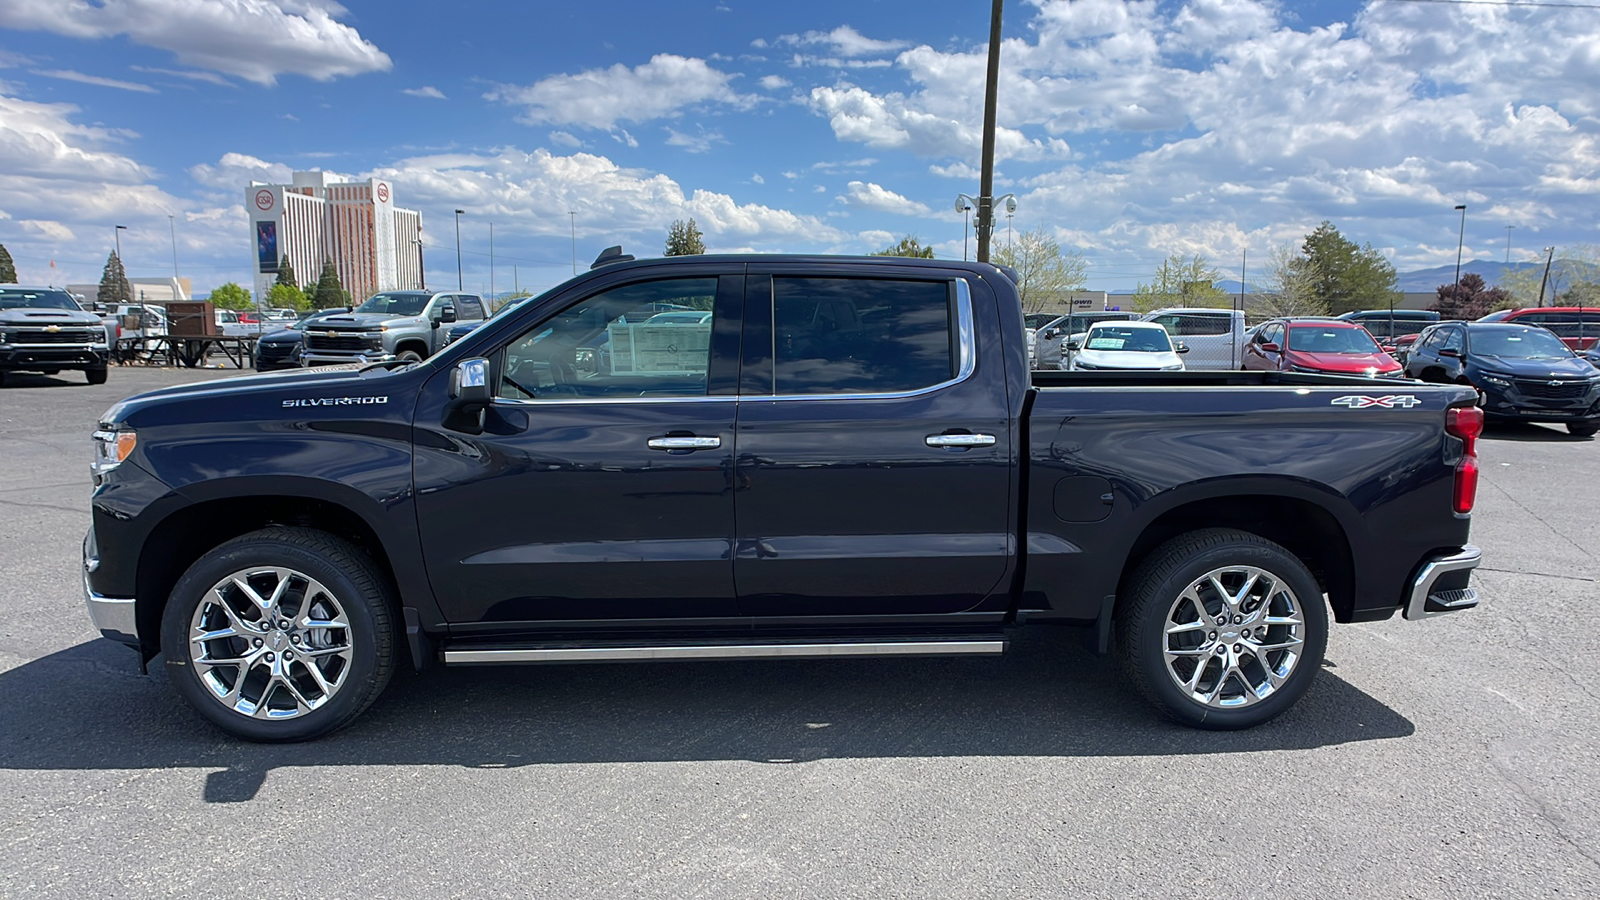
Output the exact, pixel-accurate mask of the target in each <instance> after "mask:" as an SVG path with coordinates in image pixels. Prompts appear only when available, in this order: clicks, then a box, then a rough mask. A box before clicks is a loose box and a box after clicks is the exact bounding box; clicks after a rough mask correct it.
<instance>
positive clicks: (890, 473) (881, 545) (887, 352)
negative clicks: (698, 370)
mask: <svg viewBox="0 0 1600 900" xmlns="http://www.w3.org/2000/svg"><path fill="white" fill-rule="evenodd" d="M866 271H868V272H871V271H872V270H870V269H869V270H866ZM849 272H850V274H849V275H848V276H846V275H843V274H840V275H830V274H828V271H827V270H826V269H816V268H812V269H805V268H800V269H783V268H773V269H765V270H762V271H759V272H757V271H752V273H751V275H750V279H749V287H748V291H747V298H746V303H745V327H744V355H743V359H744V362H743V366H742V370H741V377H740V402H739V423H738V460H737V482H738V491H737V499H736V501H735V509H736V514H737V522H738V524H737V551H736V554H735V558H734V580H735V583H736V585H737V589H738V595H739V606H740V610H741V612H743V613H744V614H746V615H751V616H758V617H780V616H781V617H790V616H851V615H889V614H904V615H909V614H927V613H954V612H960V611H963V610H968V609H971V608H973V607H975V606H977V605H978V604H979V603H980V602H981V601H982V600H983V599H984V598H985V597H986V596H987V595H988V594H989V593H990V592H991V591H993V590H994V589H995V588H996V586H997V585H998V583H999V582H1000V581H1001V579H1002V577H1003V576H1004V574H1005V572H1006V571H1007V566H1008V562H1009V559H1010V556H1011V554H1012V553H1013V552H1014V547H1012V546H1011V542H1010V539H1009V532H1010V529H1009V525H1008V523H1009V522H1010V518H1009V517H1010V515H1011V513H1010V509H1011V495H1012V490H1013V487H1012V484H1011V475H1012V470H1013V466H1014V465H1015V451H1014V441H1015V440H1016V437H1015V435H1013V434H1012V433H1011V430H1010V421H1009V413H1008V404H1007V396H1006V379H1005V377H1004V375H1003V372H1004V369H1003V356H1002V352H1001V345H1002V338H1001V334H1000V325H999V322H998V318H997V316H996V315H995V313H994V307H993V303H992V301H990V302H986V303H985V304H984V305H983V306H982V307H979V308H981V309H984V310H986V311H987V312H988V317H982V316H978V315H977V314H976V312H975V308H974V302H973V297H972V292H973V290H974V289H976V290H981V291H982V292H983V297H984V299H985V300H986V301H989V297H990V295H989V294H988V288H987V287H986V286H984V285H982V284H981V282H978V283H977V286H976V288H974V286H973V285H972V284H969V283H968V281H967V280H965V279H963V278H956V277H952V276H951V275H949V274H946V273H944V272H941V270H939V269H937V268H929V269H926V270H918V269H908V268H905V267H898V266H897V267H888V266H886V267H883V269H882V271H881V274H877V273H874V274H872V275H863V270H862V267H861V266H859V265H855V266H852V267H851V269H850V270H849ZM907 273H911V274H907ZM921 273H926V274H921ZM968 277H970V276H968Z"/></svg>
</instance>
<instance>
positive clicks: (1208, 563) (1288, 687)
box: [1116, 528, 1328, 730]
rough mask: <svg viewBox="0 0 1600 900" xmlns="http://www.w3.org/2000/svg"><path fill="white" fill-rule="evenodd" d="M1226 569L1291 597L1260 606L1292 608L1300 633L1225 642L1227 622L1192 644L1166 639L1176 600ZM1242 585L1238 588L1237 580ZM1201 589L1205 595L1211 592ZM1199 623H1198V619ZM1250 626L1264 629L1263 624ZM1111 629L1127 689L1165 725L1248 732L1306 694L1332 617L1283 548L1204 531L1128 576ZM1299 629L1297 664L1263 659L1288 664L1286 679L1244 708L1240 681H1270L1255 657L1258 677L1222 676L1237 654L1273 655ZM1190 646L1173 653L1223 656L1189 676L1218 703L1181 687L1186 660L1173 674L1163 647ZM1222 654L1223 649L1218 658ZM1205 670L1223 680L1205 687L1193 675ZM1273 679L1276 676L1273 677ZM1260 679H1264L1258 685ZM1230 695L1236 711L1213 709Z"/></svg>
mask: <svg viewBox="0 0 1600 900" xmlns="http://www.w3.org/2000/svg"><path fill="white" fill-rule="evenodd" d="M1230 567H1253V568H1254V569H1259V570H1263V571H1265V572H1266V573H1268V574H1269V575H1270V576H1272V577H1273V578H1274V579H1275V580H1276V581H1277V583H1278V584H1279V585H1281V586H1283V587H1285V588H1287V591H1278V590H1277V589H1276V588H1274V590H1275V591H1277V592H1276V593H1274V594H1270V595H1268V596H1267V597H1266V598H1265V600H1266V602H1268V603H1271V604H1273V605H1274V606H1273V607H1272V608H1279V609H1280V610H1281V609H1283V608H1288V607H1293V608H1295V609H1297V610H1298V612H1299V616H1300V617H1301V619H1302V624H1300V625H1298V626H1295V627H1291V626H1287V625H1272V626H1270V627H1271V628H1273V629H1275V630H1273V631H1270V632H1265V636H1263V637H1260V638H1259V639H1252V638H1250V637H1249V634H1248V629H1247V630H1246V634H1245V635H1244V637H1243V638H1242V639H1241V638H1240V637H1238V636H1232V637H1230V635H1236V633H1237V632H1238V630H1239V625H1238V624H1237V623H1236V622H1235V621H1233V620H1228V622H1227V623H1226V624H1224V625H1220V626H1216V627H1215V628H1213V626H1212V625H1205V626H1204V629H1203V630H1201V631H1199V632H1196V633H1195V634H1194V635H1193V637H1192V638H1190V637H1189V636H1188V635H1187V634H1185V635H1176V634H1174V635H1169V634H1168V632H1167V625H1168V623H1169V621H1170V622H1178V621H1181V619H1179V618H1178V616H1179V614H1180V610H1179V607H1180V605H1181V598H1182V597H1183V595H1184V593H1185V592H1186V591H1187V590H1188V589H1189V587H1190V586H1191V585H1193V584H1195V583H1196V582H1197V581H1198V580H1199V579H1201V578H1203V577H1204V576H1206V575H1207V574H1208V573H1212V572H1215V571H1216V570H1219V569H1226V568H1230ZM1240 576H1241V581H1243V578H1244V575H1243V573H1240ZM1225 577H1227V576H1225ZM1229 589H1231V587H1230V588H1229ZM1207 590H1208V589H1206V588H1202V589H1201V594H1205V593H1207ZM1210 593H1211V594H1214V593H1215V592H1214V591H1213V592H1210ZM1197 596H1199V595H1197ZM1248 602H1249V601H1248V600H1247V601H1246V605H1248ZM1259 608H1260V607H1258V609H1259ZM1221 611H1222V610H1221V609H1218V610H1214V612H1221ZM1269 612H1270V609H1269ZM1246 615H1247V616H1251V615H1252V614H1250V613H1247V614H1246ZM1280 617H1282V613H1281V612H1280ZM1195 621H1199V620H1198V617H1197V619H1196V620H1195ZM1256 621H1257V622H1258V623H1262V622H1264V621H1265V620H1264V619H1256ZM1246 624H1247V625H1248V620H1247V622H1246ZM1230 628H1231V629H1232V630H1231V631H1230V630H1229V629H1230ZM1116 629H1117V631H1116V633H1117V641H1116V644H1117V654H1118V657H1119V661H1120V662H1121V665H1122V668H1123V670H1124V672H1125V673H1126V675H1127V677H1128V680H1129V681H1131V682H1132V683H1133V686H1134V688H1135V689H1136V690H1137V691H1138V692H1139V693H1140V694H1141V695H1143V696H1144V698H1145V699H1146V700H1149V701H1150V702H1151V703H1153V704H1154V705H1155V706H1156V707H1157V708H1158V709H1160V710H1161V711H1162V712H1163V713H1165V714H1166V715H1167V716H1168V717H1170V718H1172V719H1174V720H1176V721H1178V722H1181V723H1183V724H1185V725H1189V726H1192V727H1196V728H1206V729H1213V730H1233V729H1240V728H1251V727H1254V726H1256V725H1260V724H1261V723H1263V722H1266V721H1269V720H1271V719H1273V718H1275V717H1276V716H1278V715H1281V714H1282V713H1283V712H1284V711H1285V710H1287V709H1288V708H1289V707H1291V706H1293V705H1294V703H1295V701H1297V700H1299V699H1300V697H1301V695H1303V694H1304V693H1305V692H1306V689H1307V688H1309V687H1310V686H1311V682H1312V680H1313V679H1314V678H1315V677H1316V674H1317V670H1318V669H1319V668H1321V666H1322V656H1323V653H1324V651H1325V650H1326V649H1327V640H1328V608H1327V604H1326V602H1324V600H1323V598H1322V590H1321V588H1320V587H1318V585H1317V581H1316V579H1315V578H1314V577H1312V575H1311V573H1310V572H1309V571H1308V570H1307V569H1306V567H1305V564H1304V563H1302V562H1301V561H1300V560H1299V559H1297V558H1296V557H1295V556H1294V555H1293V554H1291V553H1290V552H1289V551H1287V550H1285V549H1284V548H1283V547H1280V546H1279V545H1277V544H1275V543H1273V542H1272V541H1269V540H1267V539H1266V538H1263V537H1260V536H1258V535H1254V534H1250V533H1248V532H1244V531H1235V530H1232V529H1226V528H1207V529H1202V530H1199V531H1192V532H1189V533H1188V534H1184V535H1180V536H1178V537H1175V538H1173V539H1172V540H1169V541H1167V542H1166V543H1164V544H1162V545H1161V546H1159V547H1157V548H1156V549H1155V550H1154V551H1152V552H1151V553H1150V555H1149V556H1147V557H1145V559H1144V561H1143V562H1141V563H1140V564H1139V567H1138V568H1137V569H1135V570H1134V573H1133V575H1132V577H1131V578H1130V579H1129V580H1128V584H1127V588H1126V591H1125V593H1124V594H1123V595H1122V596H1121V597H1120V598H1119V600H1118V603H1117V619H1116ZM1296 629H1297V630H1298V631H1299V632H1301V633H1300V634H1299V635H1298V637H1299V639H1300V643H1299V644H1298V646H1296V647H1295V648H1294V650H1297V651H1298V655H1296V656H1294V658H1293V659H1292V660H1290V658H1289V654H1290V652H1291V651H1290V650H1277V651H1268V652H1267V658H1268V659H1269V660H1272V661H1273V664H1274V666H1277V667H1279V668H1281V667H1282V666H1283V665H1284V664H1285V663H1287V664H1288V666H1289V668H1288V670H1287V671H1288V674H1287V676H1286V677H1284V678H1283V679H1282V682H1281V684H1278V685H1276V686H1275V687H1274V688H1273V689H1272V690H1271V691H1270V692H1269V693H1268V694H1267V695H1266V696H1264V697H1261V698H1260V699H1257V700H1255V701H1254V702H1245V700H1246V698H1245V697H1244V691H1243V690H1242V689H1243V688H1246V687H1248V685H1247V684H1246V683H1245V682H1244V681H1242V680H1241V679H1256V680H1260V681H1262V682H1265V680H1266V679H1265V672H1264V671H1263V667H1262V665H1261V662H1260V658H1258V657H1256V656H1254V655H1253V654H1252V655H1251V656H1250V657H1249V659H1250V660H1251V661H1253V666H1254V668H1251V667H1250V665H1251V664H1249V663H1247V664H1246V666H1245V667H1242V668H1241V669H1240V670H1238V671H1239V675H1238V676H1234V675H1233V674H1231V670H1227V669H1226V666H1227V665H1228V661H1230V660H1233V659H1235V658H1238V659H1244V657H1242V656H1238V651H1239V648H1241V647H1248V646H1254V644H1256V643H1260V644H1262V645H1265V646H1272V645H1274V644H1275V643H1277V642H1281V641H1287V640H1289V638H1288V637H1287V635H1289V634H1291V633H1292V632H1293V631H1295V630H1296ZM1208 635H1209V638H1208ZM1191 639H1192V640H1195V641H1198V642H1199V644H1198V645H1197V649H1193V650H1186V649H1185V648H1184V647H1173V648H1171V649H1174V650H1184V651H1185V652H1188V653H1196V654H1198V651H1199V649H1203V648H1207V647H1209V648H1212V650H1213V651H1214V652H1215V653H1217V654H1219V655H1217V656H1216V657H1215V658H1213V657H1212V656H1211V655H1204V656H1200V655H1196V656H1194V657H1193V663H1194V665H1195V668H1193V669H1189V670H1188V671H1189V672H1190V673H1193V678H1194V680H1195V681H1197V682H1199V685H1200V686H1205V685H1207V684H1210V685H1213V686H1215V688H1216V691H1217V695H1218V696H1217V701H1216V703H1213V704H1207V703H1205V702H1202V700H1201V699H1199V698H1196V697H1194V696H1193V691H1191V690H1186V689H1185V688H1184V687H1183V686H1180V685H1179V684H1178V682H1177V679H1178V678H1179V677H1180V673H1179V672H1178V671H1177V667H1181V666H1183V665H1185V663H1184V661H1183V660H1181V659H1175V660H1174V663H1173V666H1174V667H1173V668H1169V664H1168V658H1167V651H1168V649H1169V644H1170V643H1178V642H1180V641H1185V640H1191ZM1219 646H1220V647H1221V648H1222V649H1220V650H1217V649H1216V648H1217V647H1219ZM1274 654H1276V655H1275V656H1274ZM1205 667H1211V668H1209V669H1207V671H1209V672H1214V673H1219V675H1218V676H1213V677H1212V679H1211V680H1209V681H1206V680H1202V677H1203V676H1202V673H1200V672H1198V671H1197V670H1198V669H1201V668H1205ZM1274 674H1281V673H1279V672H1278V671H1277V669H1274ZM1257 676H1260V678H1259V679H1257ZM1234 693H1237V695H1238V696H1237V702H1238V703H1239V704H1240V705H1238V706H1236V707H1231V708H1230V707H1227V706H1220V705H1216V704H1218V703H1226V702H1228V701H1229V700H1230V699H1232V698H1231V696H1230V695H1232V694H1234Z"/></svg>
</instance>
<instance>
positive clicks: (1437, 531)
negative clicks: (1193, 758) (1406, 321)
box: [83, 255, 1482, 741]
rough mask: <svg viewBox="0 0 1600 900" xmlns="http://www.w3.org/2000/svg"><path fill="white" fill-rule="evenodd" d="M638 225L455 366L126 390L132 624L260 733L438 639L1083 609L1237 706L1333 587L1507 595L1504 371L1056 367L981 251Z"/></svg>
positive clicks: (633, 634) (425, 650)
mask: <svg viewBox="0 0 1600 900" xmlns="http://www.w3.org/2000/svg"><path fill="white" fill-rule="evenodd" d="M612 258H615V257H612ZM604 261H605V257H604V256H603V257H602V260H601V261H599V262H597V264H596V267H595V268H594V269H592V270H591V271H589V272H587V273H584V274H582V275H580V276H578V277H575V278H573V279H572V280H570V281H568V282H566V283H565V284H562V285H560V286H558V287H555V288H553V289H551V290H550V291H548V292H547V293H545V294H544V295H542V296H540V297H538V298H535V299H533V300H530V301H528V302H527V303H524V304H523V305H522V306H521V307H519V308H518V309H516V310H514V311H513V312H511V313H509V314H507V315H505V316H501V317H497V318H496V319H493V320H491V321H490V322H488V323H487V324H485V325H484V326H482V327H481V328H478V329H477V330H475V331H473V332H472V333H471V334H469V335H467V336H466V337H464V338H462V339H460V340H459V341H457V342H455V343H454V344H452V345H451V346H449V347H447V348H445V349H444V350H443V351H441V352H440V353H438V354H436V355H434V356H432V357H430V358H428V359H426V360H423V361H420V362H418V361H411V362H404V361H399V360H394V361H386V362H379V363H374V364H370V365H366V366H364V367H357V366H348V367H343V368H338V369H334V368H328V369H320V370H302V371H298V372H292V373H273V374H267V375H257V376H250V377H241V378H232V379H224V380H219V381H211V382H205V383H200V384H192V385H187V386H181V387H174V388H168V389H165V390H159V391H155V392H152V393H148V394H143V395H140V396H136V397H133V398H130V399H128V400H124V401H122V402H120V403H118V404H116V405H115V406H113V407H111V408H110V409H109V410H108V411H107V412H106V413H105V414H104V417H103V421H101V423H100V424H99V426H98V429H97V430H96V432H95V434H94V441H93V446H94V448H95V455H94V460H93V463H92V472H93V479H94V485H95V486H94V494H93V501H92V523H91V528H90V530H89V533H88V535H87V536H86V538H85V541H84V553H83V558H84V567H83V568H84V584H85V590H86V593H87V602H88V606H89V610H90V613H91V616H92V618H93V621H94V624H95V626H96V628H97V629H98V630H99V632H100V633H101V634H102V635H103V636H105V637H107V638H111V639H113V640H116V641H120V642H123V643H126V644H129V645H131V646H133V647H135V648H137V649H138V651H139V652H140V654H141V658H142V660H143V661H144V662H145V663H148V662H149V661H150V660H152V659H154V658H156V657H157V656H158V655H160V656H162V657H163V658H164V661H165V665H166V667H167V671H168V673H169V674H170V676H171V681H172V684H173V685H174V687H175V688H176V689H177V690H178V691H179V692H180V693H181V694H182V695H183V696H184V697H185V698H186V699H187V700H188V701H189V702H190V703H191V704H192V705H193V706H194V708H195V709H196V710H197V711H198V712H199V713H200V714H201V715H202V716H203V717H204V718H205V719H207V720H209V721H210V722H212V723H213V724H215V725H217V726H219V727H220V728H222V729H223V730H225V731H227V732H230V733H231V734H233V735H235V736H238V737H240V738H245V739H250V740H261V741H291V740H304V739H309V738H313V737H316V736H319V735H322V734H325V733H327V732H329V731H330V730H332V729H335V728H338V727H340V726H342V725H344V724H346V723H348V722H349V721H351V720H352V719H353V718H355V717H356V716H357V715H358V714H359V713H360V712H361V711H362V710H363V709H364V708H366V707H367V706H368V705H369V704H370V703H372V702H373V701H374V699H376V698H377V697H378V695H379V693H380V692H381V691H382V690H383V688H384V686H385V684H386V683H387V682H388V680H389V679H390V677H391V675H392V673H393V672H394V671H395V670H396V669H397V668H399V667H401V665H402V664H409V665H411V666H413V667H415V668H416V669H418V670H421V669H423V668H425V667H427V666H430V665H433V664H443V665H479V664H504V663H571V662H589V661H611V660H667V659H689V660H708V659H727V658H751V657H776V658H794V657H835V656H838V657H842V656H869V655H891V656H893V655H929V654H993V653H1000V652H1002V651H1004V650H1005V649H1006V646H1007V641H1008V636H1009V635H1011V634H1012V629H1014V628H1015V627H1018V626H1023V625H1035V624H1048V623H1064V624H1072V625H1077V626H1084V627H1085V635H1086V638H1087V639H1088V640H1089V641H1090V642H1091V643H1092V645H1093V646H1094V647H1095V648H1096V649H1097V650H1098V651H1100V652H1102V653H1105V652H1114V653H1115V655H1116V657H1117V658H1118V659H1119V662H1120V665H1121V666H1122V669H1123V671H1124V672H1125V674H1126V679H1127V682H1128V684H1129V685H1130V687H1131V689H1133V690H1134V691H1137V692H1138V693H1140V694H1142V695H1143V696H1144V697H1146V698H1147V699H1149V700H1150V701H1152V702H1153V704H1154V705H1155V707H1156V708H1158V709H1160V710H1162V711H1164V712H1165V713H1166V714H1167V715H1169V716H1171V717H1172V718H1174V719H1176V720H1178V721H1180V722H1183V723H1186V724H1189V725H1193V726H1198V727H1203V728H1219V729H1229V728H1243V727H1248V726H1252V725H1255V724H1258V723H1260V722H1264V721H1266V720H1268V719H1270V718H1272V717H1273V716H1276V715H1278V714H1280V713H1282V712H1283V711H1284V710H1285V709H1287V708H1288V707H1289V706H1291V705H1292V704H1293V703H1294V702H1295V701H1296V699H1297V698H1299V697H1300V696H1301V695H1302V694H1303V693H1304V692H1305V690H1306V688H1307V686H1308V685H1309V683H1310V682H1311V680H1312V679H1313V678H1315V677H1316V674H1317V671H1318V669H1319V667H1320V664H1321V661H1322V656H1323V650H1324V646H1325V643H1326V640H1327V634H1328V628H1329V623H1330V621H1336V622H1374V621H1378V620H1383V619H1387V618H1390V617H1391V616H1393V615H1394V614H1395V613H1396V612H1399V613H1401V614H1403V615H1404V616H1405V617H1406V618H1408V619H1419V618H1424V617H1428V616H1432V615H1435V614H1439V613H1445V612H1450V611H1455V610H1462V609H1466V608H1469V607H1472V606H1474V605H1475V604H1476V603H1477V594H1476V592H1475V591H1474V590H1473V588H1472V587H1471V585H1470V584H1469V576H1470V574H1471V570H1472V568H1473V567H1475V566H1476V565H1477V564H1478V560H1479V552H1478V550H1477V548H1475V547H1474V546H1472V545H1471V544H1470V543H1469V542H1468V529H1469V524H1470V512H1471V509H1472V503H1473V496H1474V491H1475V488H1476V479H1477V456H1476V440H1477V437H1478V434H1479V431H1480V429H1481V425H1482V416H1481V414H1480V411H1479V410H1478V408H1477V407H1476V406H1475V405H1474V404H1475V400H1476V394H1475V393H1474V391H1473V390H1472V389H1471V388H1470V387H1464V386H1460V385H1440V384H1422V383H1415V382H1395V381H1393V380H1387V381H1378V380H1370V379H1364V378H1354V377H1339V376H1319V375H1302V374H1295V373H1280V372H1193V371H1190V372H1138V373H1122V372H1033V373H1030V372H1029V369H1028V355H1027V348H1026V346H1025V337H1024V328H1023V320H1022V310H1021V307H1020V304H1019V301H1018V294H1017V290H1016V287H1015V285H1014V284H1013V282H1012V280H1011V277H1010V276H1009V275H1008V274H1007V273H1006V272H1003V271H1002V270H1000V269H996V268H994V267H992V266H989V265H986V264H980V263H964V262H955V261H947V260H921V259H918V260H911V259H884V258H870V259H869V258H841V257H788V256H758V255H751V256H686V257H676V258H672V259H658V260H639V261H624V262H617V263H613V264H602V263H603V262H604ZM662 309H668V310H674V311H678V313H675V314H674V315H671V316H661V315H659V312H658V311H659V310H662ZM684 310H689V311H695V310H699V311H702V314H700V315H694V314H688V315H685V314H681V312H682V311H684Z"/></svg>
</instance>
